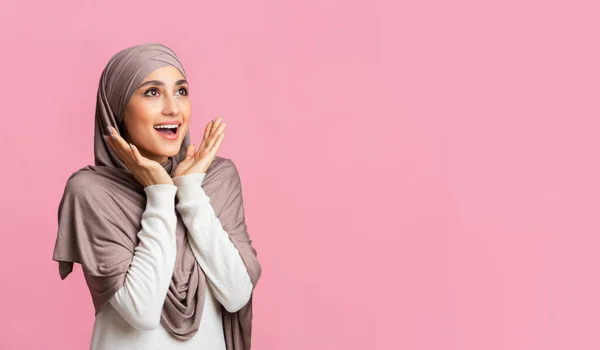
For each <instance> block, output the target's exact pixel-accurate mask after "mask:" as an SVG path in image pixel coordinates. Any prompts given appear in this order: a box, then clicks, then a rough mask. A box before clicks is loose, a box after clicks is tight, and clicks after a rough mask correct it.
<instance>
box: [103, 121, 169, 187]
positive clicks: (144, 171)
mask: <svg viewBox="0 0 600 350" xmlns="http://www.w3.org/2000/svg"><path fill="white" fill-rule="evenodd" d="M108 129H109V131H110V132H111V133H112V135H113V136H114V138H113V137H111V136H110V135H104V138H105V139H106V141H107V142H108V144H109V146H110V147H111V148H112V150H113V151H114V152H115V154H116V155H117V156H118V157H119V159H120V160H121V161H122V162H123V163H125V166H127V168H128V169H129V171H131V173H132V174H133V176H134V177H135V179H136V180H137V181H138V182H139V183H141V184H142V185H143V186H144V187H148V186H152V185H158V184H169V185H173V179H171V176H170V175H169V173H167V171H166V170H165V168H163V166H162V165H160V163H159V162H157V161H154V160H152V159H148V158H146V157H144V156H142V155H141V154H140V151H139V150H138V149H137V147H135V146H134V145H133V144H131V147H130V146H129V144H128V143H127V141H125V139H123V138H122V137H121V135H119V132H118V131H117V130H116V129H115V128H113V127H112V126H109V127H108Z"/></svg>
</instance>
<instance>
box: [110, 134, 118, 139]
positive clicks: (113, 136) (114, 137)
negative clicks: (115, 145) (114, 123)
mask: <svg viewBox="0 0 600 350" xmlns="http://www.w3.org/2000/svg"><path fill="white" fill-rule="evenodd" d="M110 136H112V138H113V140H115V141H117V137H116V136H115V135H113V134H112V133H111V134H110Z"/></svg>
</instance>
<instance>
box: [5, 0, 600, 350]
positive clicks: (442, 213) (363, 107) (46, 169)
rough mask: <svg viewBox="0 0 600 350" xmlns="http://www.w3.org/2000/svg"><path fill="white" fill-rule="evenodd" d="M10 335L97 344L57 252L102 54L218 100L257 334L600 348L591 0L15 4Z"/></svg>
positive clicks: (9, 131) (9, 29) (306, 342)
mask: <svg viewBox="0 0 600 350" xmlns="http://www.w3.org/2000/svg"><path fill="white" fill-rule="evenodd" d="M1 6H2V7H1V9H0V33H2V34H0V44H1V45H2V50H1V55H0V57H1V58H0V60H1V63H2V83H1V84H0V96H1V99H2V104H1V107H2V119H3V123H4V125H3V127H2V128H0V136H1V138H0V140H1V141H0V142H1V147H2V148H1V150H2V171H1V175H0V176H1V180H2V184H3V190H2V195H1V198H2V200H1V204H2V207H1V208H0V209H1V213H2V214H1V215H2V217H1V219H2V224H3V228H2V230H1V231H2V234H1V235H0V236H1V238H0V239H1V240H2V241H1V244H0V269H1V270H0V272H1V276H2V282H1V284H0V294H1V295H0V297H1V298H0V310H1V312H0V334H1V336H0V348H2V349H84V348H87V347H89V341H90V337H91V331H92V325H93V321H94V317H93V315H94V314H93V306H92V303H91V298H90V296H89V292H88V291H87V288H86V285H85V282H84V280H83V276H82V275H81V268H80V266H79V265H76V268H75V272H74V273H73V274H72V275H71V276H69V278H67V279H66V280H65V281H61V280H60V278H59V275H58V271H57V265H56V263H55V262H53V261H52V260H51V258H52V249H53V246H54V240H55V238H56V227H57V226H56V225H57V208H58V202H59V200H60V197H61V195H62V191H63V186H64V183H65V181H66V179H67V177H68V176H69V175H70V174H71V173H72V172H74V171H76V170H77V169H79V168H80V167H83V166H84V165H86V164H90V163H92V162H93V148H92V136H93V118H94V108H95V105H94V104H95V98H96V89H97V84H98V79H99V76H100V73H101V71H102V69H103V68H104V65H105V64H106V62H107V61H108V59H109V58H110V56H111V55H112V54H114V53H116V52H117V51H119V50H121V49H123V48H125V47H128V46H132V45H135V44H138V43H142V42H146V41H159V42H162V43H164V44H166V45H167V46H170V47H171V48H172V49H173V50H175V52H176V53H177V54H178V55H179V57H180V58H181V60H182V62H183V65H184V67H185V68H186V70H187V71H188V77H189V80H190V82H191V89H190V93H191V98H192V103H193V109H194V113H193V118H192V119H193V121H192V129H191V132H192V140H196V141H197V142H199V141H200V138H199V137H200V136H201V132H202V130H203V129H204V125H205V124H206V123H207V122H208V121H209V120H210V119H212V118H214V117H216V116H218V115H223V116H224V117H225V121H226V122H227V123H228V126H227V128H228V132H227V139H226V140H225V141H224V142H223V146H222V147H221V151H220V153H219V154H220V155H222V156H224V157H227V158H232V159H233V160H234V161H235V162H236V164H237V166H238V168H239V170H240V174H241V177H242V181H243V185H244V188H243V190H244V198H245V203H246V211H247V223H248V227H249V232H250V235H251V237H252V238H253V240H254V244H255V247H256V249H257V250H258V253H259V258H260V260H261V262H262V264H263V277H262V279H261V280H260V282H259V284H258V286H257V289H256V290H255V297H254V301H255V306H254V333H253V345H254V346H253V349H257V350H258V349H266V350H271V349H273V350H279V349H285V350H300V349H302V350H304V349H406V350H408V349H410V350H413V349H414V350H417V349H436V350H437V349H450V350H454V349H456V350H459V349H460V350H480V349H486V350H496V349H507V350H508V349H510V350H516V349H523V350H525V349H526V350H532V349H544V350H554V349H578V350H583V349H598V348H600V331H598V329H599V327H600V280H599V277H598V276H600V273H599V271H598V270H599V267H600V254H599V253H598V252H599V250H600V249H599V247H600V238H599V236H598V232H599V228H600V222H599V217H600V216H599V215H598V210H599V204H600V199H599V198H600V184H599V181H598V179H599V177H600V166H599V161H598V158H599V157H598V149H599V148H600V138H599V137H598V130H599V127H600V122H599V119H598V112H599V104H598V101H599V99H598V96H599V81H600V76H599V75H600V74H599V73H600V69H599V67H600V57H599V56H600V54H599V53H600V50H599V45H598V33H599V31H600V22H599V21H598V11H599V10H600V9H599V8H598V5H597V2H596V1H566V0H563V1H522V0H521V1H514V0H511V1H495V2H491V1H464V0H459V1H439V0H438V1H403V2H399V1H387V2H384V1H369V2H367V1H362V2H357V1H351V2H348V1H337V2H335V1H324V0H319V1H302V2H289V1H288V2H286V1H251V2H250V1H238V2H235V3H234V2H229V1H227V2H219V1H211V2H195V1H194V2H192V1H179V2H169V3H167V2H158V1H143V2H142V1H139V2H128V1H102V2H100V1H97V2H93V3H92V2H91V1H88V2H82V1H70V2H66V1H59V2H56V1H53V2H45V1H37V2H34V3H32V2H27V1H21V2H18V3H17V2H16V1H10V2H2V5H1Z"/></svg>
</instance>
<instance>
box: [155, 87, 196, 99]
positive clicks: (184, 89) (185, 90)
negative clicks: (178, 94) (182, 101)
mask: <svg viewBox="0 0 600 350" xmlns="http://www.w3.org/2000/svg"><path fill="white" fill-rule="evenodd" d="M182 90H183V91H184V93H183V96H187V95H188V90H187V89H186V88H184V87H182V88H179V89H178V90H177V91H182ZM152 91H154V92H156V93H158V89H157V88H150V89H148V90H146V92H145V93H144V95H146V96H152V97H153V96H156V94H152V95H148V93H149V92H152Z"/></svg>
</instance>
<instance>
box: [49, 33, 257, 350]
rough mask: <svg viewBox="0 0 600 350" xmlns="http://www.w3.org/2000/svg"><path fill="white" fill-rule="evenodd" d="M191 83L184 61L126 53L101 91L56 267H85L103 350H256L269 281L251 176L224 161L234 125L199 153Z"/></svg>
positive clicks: (151, 49)
mask: <svg viewBox="0 0 600 350" xmlns="http://www.w3.org/2000/svg"><path fill="white" fill-rule="evenodd" d="M191 114H192V109H191V104H190V100H189V82H188V81H187V80H186V75H185V71H184V69H183V66H182V65H181V63H180V62H179V59H178V58H177V56H176V55H175V53H174V52H173V51H172V50H171V49H169V48H168V47H166V46H164V45H162V44H159V43H146V44H142V45H137V46H134V47H130V48H127V49H125V50H122V51H120V52H119V53H117V54H115V55H114V56H113V57H112V58H111V59H110V60H109V62H108V64H107V65H106V67H105V69H104V71H103V72H102V76H101V78H100V83H99V86H98V96H97V102H96V120H95V134H94V156H95V159H94V163H95V165H94V166H91V165H88V166H86V167H84V168H82V169H80V170H78V171H76V172H75V173H73V174H72V175H71V176H70V177H69V179H68V181H67V183H66V186H65V190H64V193H63V197H62V200H61V202H60V206H59V213H58V214H59V215H58V216H59V222H58V235H57V239H56V245H55V247H54V255H53V260H54V261H57V262H58V263H59V272H60V276H61V278H62V279H65V278H66V277H67V276H68V275H69V274H70V273H71V271H72V269H73V263H75V262H76V263H79V264H81V266H82V271H83V274H84V277H85V280H86V283H87V285H88V287H89V290H90V293H91V296H92V300H93V303H94V307H95V312H96V319H95V322H94V330H93V336H92V340H91V349H93V350H96V349H111V350H112V349H211V350H218V349H223V350H224V349H227V350H232V349H235V350H242V349H250V344H251V330H252V293H253V290H254V288H255V287H256V283H257V282H258V279H259V278H260V275H261V266H260V263H259V262H258V259H257V254H256V251H255V249H254V248H253V247H252V241H251V239H250V237H249V235H248V232H247V227H246V224H245V219H244V207H243V199H242V188H241V182H240V177H239V174H238V171H237V168H236V167H235V165H234V163H233V161H232V160H231V159H227V158H223V157H219V156H216V153H217V151H218V149H219V147H220V145H221V142H222V141H223V138H224V135H225V134H224V129H225V126H226V124H225V123H224V122H223V120H222V118H217V119H215V120H212V121H210V122H209V123H208V125H207V126H206V129H205V131H204V136H203V139H202V141H201V142H200V144H199V146H198V147H197V148H196V147H195V145H194V144H190V134H189V131H188V130H189V124H190V119H191Z"/></svg>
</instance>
